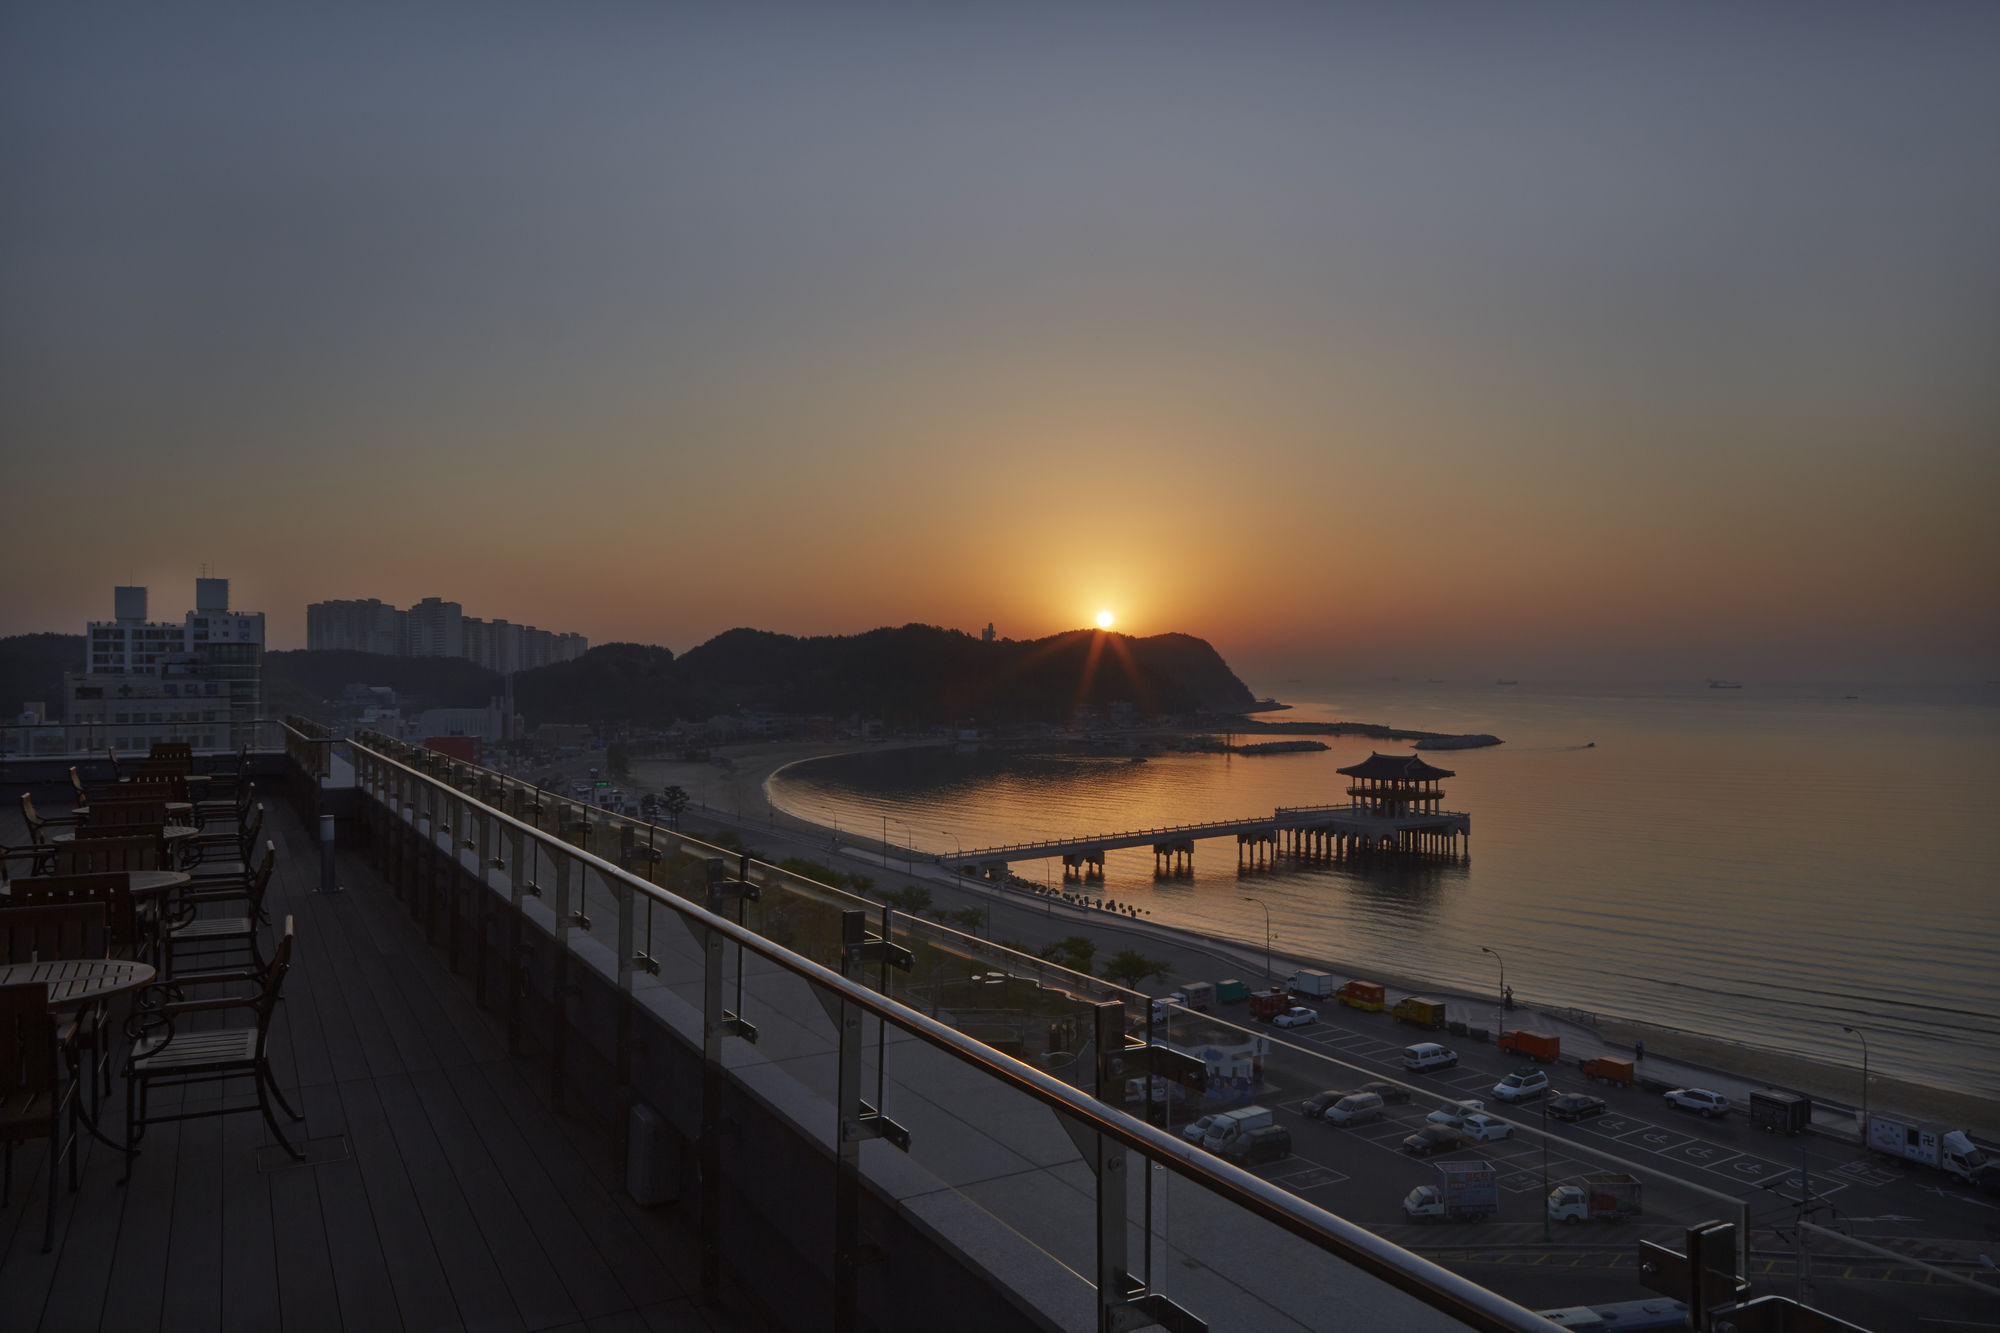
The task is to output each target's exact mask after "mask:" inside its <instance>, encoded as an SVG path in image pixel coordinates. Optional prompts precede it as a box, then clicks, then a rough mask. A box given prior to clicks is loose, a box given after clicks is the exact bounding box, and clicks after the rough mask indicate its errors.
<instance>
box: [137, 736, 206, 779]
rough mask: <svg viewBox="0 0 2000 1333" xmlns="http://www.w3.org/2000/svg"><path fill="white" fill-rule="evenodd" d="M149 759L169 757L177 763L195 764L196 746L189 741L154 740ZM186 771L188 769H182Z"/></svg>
mask: <svg viewBox="0 0 2000 1333" xmlns="http://www.w3.org/2000/svg"><path fill="white" fill-rule="evenodd" d="M146 757H147V758H148V759H167V760H171V761H173V762H175V763H181V764H186V765H188V766H189V767H192V766H193V765H194V746H193V745H192V744H191V743H190V742H188V741H154V742H153V748H152V750H151V751H150V752H149V753H148V754H147V756H146ZM181 771H182V772H186V771H187V770H186V769H182V770H181Z"/></svg>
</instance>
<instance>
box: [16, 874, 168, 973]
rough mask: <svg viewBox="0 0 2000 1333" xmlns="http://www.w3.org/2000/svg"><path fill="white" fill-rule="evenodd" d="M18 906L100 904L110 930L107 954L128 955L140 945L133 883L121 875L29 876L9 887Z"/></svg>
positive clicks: (105, 922)
mask: <svg viewBox="0 0 2000 1333" xmlns="http://www.w3.org/2000/svg"><path fill="white" fill-rule="evenodd" d="M10 892H11V893H12V894H13V898H14V902H15V904H16V905H17V906H20V907H71V906H75V905H76V904H78V903H102V904H103V905H104V924H105V925H106V926H108V927H110V931H111V938H110V939H109V940H108V941H107V942H106V946H107V951H108V953H110V954H116V955H118V956H120V957H125V956H128V955H129V954H131V953H132V951H133V950H135V949H136V948H137V947H138V944H139V914H138V910H137V907H136V905H135V903H134V900H133V898H132V881H131V880H130V879H129V878H128V877H127V876H126V875H125V874H124V873H123V872H116V873H109V874H104V873H100V874H92V875H29V876H25V877H23V878H21V879H17V880H15V881H14V882H13V884H12V885H11V886H10Z"/></svg>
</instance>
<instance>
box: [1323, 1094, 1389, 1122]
mask: <svg viewBox="0 0 2000 1333" xmlns="http://www.w3.org/2000/svg"><path fill="white" fill-rule="evenodd" d="M1324 1118H1325V1120H1326V1122H1327V1123H1328V1124H1330V1125H1365V1124H1367V1123H1368V1122H1369V1121H1371V1120H1380V1119H1381V1118H1382V1098H1381V1096H1380V1095H1379V1094H1377V1093H1373V1092H1357V1093H1354V1094H1353V1095H1352V1096H1347V1097H1342V1098H1341V1099H1340V1100H1339V1101H1337V1102H1335V1103H1334V1104H1333V1105H1331V1106H1329V1107H1327V1108H1326V1115H1325V1117H1324Z"/></svg>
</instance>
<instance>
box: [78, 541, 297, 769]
mask: <svg viewBox="0 0 2000 1333" xmlns="http://www.w3.org/2000/svg"><path fill="white" fill-rule="evenodd" d="M146 600H147V594H146V589H144V588H136V587H127V588H118V589H116V590H114V593H113V603H114V605H113V611H114V615H113V618H112V619H110V620H93V621H91V622H90V623H89V625H88V626H86V627H85V648H84V669H83V670H82V671H81V672H65V673H63V719H64V721H65V722H66V723H68V724H69V725H70V726H72V727H75V726H88V727H92V728H94V729H96V730H97V732H98V735H99V736H101V738H102V739H101V741H94V742H93V748H94V746H95V744H103V745H109V746H112V747H115V748H117V749H122V750H144V749H146V748H148V747H149V746H150V745H152V744H153V743H154V742H155V741H188V742H191V743H192V744H194V745H195V746H197V747H198V748H202V749H226V748H230V747H234V746H238V745H243V744H246V743H248V742H249V741H250V740H251V739H253V735H252V733H253V732H254V728H255V723H256V721H257V719H258V717H259V716H260V715H261V714H262V712H263V688H262V679H261V670H262V663H263V655H264V613H263V612H261V611H254V612H253V611H237V610H232V609H231V608H230V606H229V580H228V579H206V578H204V579H196V580H195V609H194V610H192V611H189V612H187V613H186V615H185V616H183V617H182V619H181V621H180V623H179V624H175V623H174V622H172V621H151V620H148V619H147V618H146Z"/></svg>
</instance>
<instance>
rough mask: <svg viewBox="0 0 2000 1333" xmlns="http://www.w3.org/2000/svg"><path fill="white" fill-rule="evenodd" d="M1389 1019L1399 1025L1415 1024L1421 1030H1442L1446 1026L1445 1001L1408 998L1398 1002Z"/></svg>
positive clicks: (1418, 996)
mask: <svg viewBox="0 0 2000 1333" xmlns="http://www.w3.org/2000/svg"><path fill="white" fill-rule="evenodd" d="M1389 1017H1391V1018H1393V1019H1395V1020H1396V1021H1397V1022H1398V1023H1415V1024H1416V1025H1417V1026H1418V1027H1420V1028H1441V1027H1443V1026H1444V1001H1443V1000H1426V999H1424V998H1423V997H1422V996H1420V995H1411V996H1407V997H1405V998H1403V999H1400V1000H1398V1001H1396V1007H1395V1008H1394V1009H1391V1010H1390V1011H1389Z"/></svg>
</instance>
